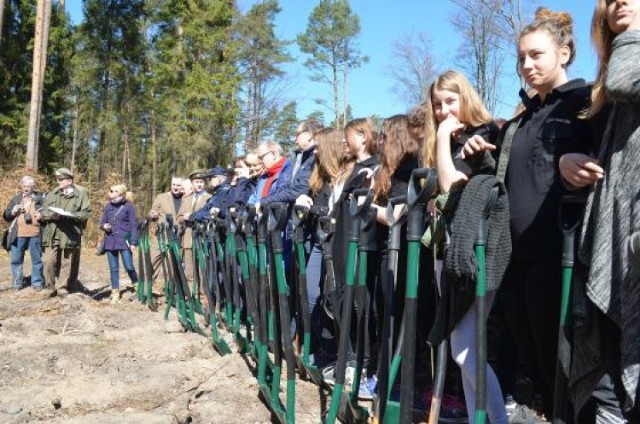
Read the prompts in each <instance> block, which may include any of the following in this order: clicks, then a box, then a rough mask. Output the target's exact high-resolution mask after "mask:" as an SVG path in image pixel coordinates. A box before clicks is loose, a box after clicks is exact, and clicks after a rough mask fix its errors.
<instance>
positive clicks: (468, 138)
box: [179, 0, 640, 423]
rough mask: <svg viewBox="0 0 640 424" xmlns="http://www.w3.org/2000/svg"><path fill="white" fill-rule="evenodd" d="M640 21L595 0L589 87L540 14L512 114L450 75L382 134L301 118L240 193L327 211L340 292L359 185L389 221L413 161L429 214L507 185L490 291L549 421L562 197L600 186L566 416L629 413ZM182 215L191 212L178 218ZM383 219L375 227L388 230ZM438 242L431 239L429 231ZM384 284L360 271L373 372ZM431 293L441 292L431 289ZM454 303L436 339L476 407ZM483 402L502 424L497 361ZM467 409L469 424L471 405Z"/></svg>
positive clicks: (471, 360) (360, 124) (367, 127)
mask: <svg viewBox="0 0 640 424" xmlns="http://www.w3.org/2000/svg"><path fill="white" fill-rule="evenodd" d="M639 26H640V12H639V11H638V3H637V2H635V1H631V0H621V1H604V0H600V1H598V5H597V8H596V14H595V17H594V24H593V34H594V41H595V43H596V45H597V46H598V47H599V55H600V57H599V60H600V73H599V77H598V80H597V81H596V84H595V86H594V87H593V89H592V87H591V86H589V85H588V84H586V83H585V81H584V80H582V79H573V80H570V79H569V78H568V73H567V69H568V67H569V66H570V65H571V63H572V62H573V59H574V57H575V54H576V51H575V40H574V36H573V28H572V19H571V17H570V16H569V15H568V14H566V13H553V12H550V11H548V10H546V9H540V10H539V11H538V13H537V14H536V19H535V21H534V22H533V23H532V24H530V25H528V26H526V27H525V28H524V29H523V30H522V32H521V33H520V36H519V39H518V66H519V71H520V74H521V75H522V77H523V79H524V80H525V82H526V83H527V85H528V87H529V88H531V89H532V91H531V93H534V94H533V95H527V94H526V93H524V92H523V93H522V96H521V98H522V110H521V112H520V113H519V114H518V115H517V116H516V117H514V118H513V119H511V120H509V121H507V122H506V123H505V125H504V126H503V128H502V129H501V130H500V131H499V130H498V128H497V126H496V124H495V123H494V122H493V121H492V119H491V116H490V115H489V113H488V112H487V111H486V109H485V108H484V107H483V105H482V102H481V101H480V99H479V97H478V96H477V94H476V93H475V92H474V90H473V88H472V87H471V85H470V84H469V82H468V81H467V80H466V79H465V78H464V77H463V76H462V75H461V74H460V73H458V72H455V71H449V72H446V73H444V74H442V75H440V76H439V77H437V78H436V80H435V82H434V83H433V84H432V86H431V88H430V91H429V99H428V101H427V103H426V105H423V107H422V108H421V109H422V113H423V114H424V126H422V125H417V126H414V127H412V123H413V122H414V121H415V120H416V119H417V118H416V115H418V114H419V112H420V108H419V109H418V110H417V111H414V113H413V114H412V116H410V117H407V116H398V117H393V118H389V119H388V120H386V121H385V124H384V125H383V130H382V131H381V132H380V133H379V135H376V131H375V129H374V126H373V125H372V123H371V121H369V120H367V119H356V120H354V121H351V122H349V124H347V126H346V127H345V129H344V132H341V131H336V130H333V129H320V128H319V127H315V128H312V127H314V126H315V125H316V123H315V122H310V121H305V122H303V123H301V124H300V127H299V128H298V131H297V132H296V143H297V145H298V147H299V148H300V150H301V152H300V154H299V156H298V158H297V159H296V162H295V164H293V163H291V162H289V161H288V159H286V158H285V157H284V156H283V155H282V151H281V148H280V147H279V146H277V145H276V144H274V143H271V142H267V143H263V144H261V145H260V146H259V148H258V151H257V155H258V158H259V159H260V161H261V162H262V165H263V167H264V169H265V172H264V173H263V174H262V175H261V176H260V177H259V178H258V179H257V180H254V181H255V183H256V188H255V190H254V191H253V193H252V194H251V195H250V196H249V198H248V200H247V203H248V204H253V205H256V206H257V207H258V208H260V207H264V205H265V204H268V203H270V202H275V201H277V202H289V203H293V202H296V203H297V204H299V205H305V206H307V207H310V206H312V205H314V206H326V207H328V209H329V210H331V214H332V216H333V217H335V219H336V225H337V229H336V232H335V238H334V241H333V243H334V245H333V248H334V252H333V253H334V258H335V259H336V261H335V279H336V287H337V291H338V293H337V294H336V296H337V298H338V299H339V298H340V293H339V292H340V290H342V289H343V288H344V277H345V275H346V264H345V263H344V258H346V257H347V255H346V246H347V238H348V236H349V231H348V229H347V228H346V223H347V222H348V220H347V219H346V215H347V213H348V200H349V198H350V194H351V193H353V191H354V190H355V189H358V188H363V187H368V188H371V189H373V191H374V193H375V201H374V205H373V209H374V210H375V211H376V214H377V221H378V224H379V225H380V226H384V225H385V220H386V217H385V214H384V212H383V211H384V210H385V207H386V205H387V203H388V202H389V199H390V198H392V197H394V196H396V195H397V194H402V193H406V187H407V183H408V176H409V175H410V171H411V170H412V169H414V168H416V167H417V166H419V165H420V164H421V165H422V166H425V167H430V168H435V169H437V171H438V180H439V191H440V193H441V194H446V195H448V197H447V199H446V203H444V205H442V204H438V203H436V204H435V205H433V206H432V207H431V209H430V211H431V212H432V213H433V214H434V216H443V217H444V222H445V223H446V222H448V223H449V224H451V222H455V216H456V215H458V214H459V212H458V211H457V210H456V208H455V206H454V207H452V205H455V203H456V200H458V201H459V200H460V198H461V197H460V196H461V195H460V191H463V188H464V187H465V185H466V184H467V183H469V182H471V181H474V179H475V180H476V181H478V179H477V178H475V177H477V176H478V175H492V174H493V175H496V177H497V179H498V180H499V181H504V187H505V191H506V194H507V195H508V205H509V207H508V209H509V219H508V224H509V230H510V241H511V243H509V247H505V248H504V249H505V250H504V251H509V252H508V258H509V259H508V261H506V262H504V261H503V262H500V261H499V263H496V264H495V266H496V268H495V269H494V270H493V273H492V275H491V279H490V281H489V287H490V289H491V290H490V292H489V296H488V300H489V304H491V303H492V302H494V301H499V303H500V304H501V306H502V308H503V310H504V314H505V316H506V322H507V324H508V326H509V328H510V329H511V333H512V336H513V337H514V339H515V343H516V345H517V347H518V349H517V351H518V353H519V355H520V358H521V359H522V361H524V363H525V366H526V369H527V370H528V372H529V373H530V374H531V377H533V379H534V380H535V382H536V389H537V391H538V392H539V393H540V395H541V398H542V399H541V404H540V405H539V406H540V409H541V411H542V412H543V413H544V414H545V415H546V416H551V413H552V409H553V390H554V385H555V383H556V376H555V368H556V357H557V340H558V334H557V332H556V331H550V329H555V328H557V326H558V322H559V319H560V303H561V299H560V297H561V287H562V284H561V281H560V279H561V266H562V263H561V257H562V252H561V248H562V234H561V232H560V230H559V228H558V222H557V221H558V210H559V207H560V202H561V199H562V197H563V196H564V195H566V194H568V193H572V192H574V191H575V189H576V188H581V187H591V186H595V190H593V191H592V193H591V195H590V197H589V202H588V206H587V218H586V219H585V223H584V228H583V231H582V234H583V235H582V244H581V249H580V255H579V258H580V260H581V264H580V266H579V267H578V269H579V270H580V268H583V269H582V270H581V271H582V274H583V275H584V278H585V280H584V281H583V282H582V283H581V284H578V286H579V287H583V288H585V289H586V290H582V292H584V293H585V294H584V296H583V297H580V298H577V299H578V300H579V301H580V302H581V306H582V308H581V309H579V312H581V315H578V318H580V320H576V325H577V324H578V323H579V324H580V326H579V327H576V328H575V330H576V331H575V340H574V341H575V342H576V345H575V355H574V356H575V359H574V364H576V365H575V366H574V367H572V369H571V375H570V387H571V390H570V394H571V400H572V404H573V406H574V408H575V410H576V413H577V414H578V413H580V412H581V411H583V410H584V406H585V405H586V404H588V403H593V404H594V405H595V408H596V411H597V412H596V414H597V415H598V417H599V418H600V419H604V420H605V421H606V422H625V421H626V420H627V419H629V418H630V417H632V415H629V414H631V412H630V411H632V410H633V408H634V407H635V401H636V391H637V387H638V384H637V383H638V375H637V373H636V372H635V371H634V370H636V369H637V365H638V364H640V360H638V358H637V352H638V350H637V349H634V346H635V344H636V343H637V340H638V338H637V337H634V335H635V334H636V332H637V325H636V323H637V320H635V319H634V318H635V314H636V312H635V310H636V309H637V308H635V307H631V305H635V306H637V301H638V299H637V295H636V293H637V282H638V274H637V271H636V270H635V268H633V267H632V266H631V263H632V262H633V252H637V250H633V249H634V248H633V244H632V243H630V240H632V238H631V235H632V234H633V233H634V232H637V225H638V218H637V216H636V215H635V214H634V213H635V212H634V211H636V209H637V207H636V205H635V203H637V187H635V186H634V181H636V179H634V178H633V177H634V176H637V175H636V174H637V166H636V165H635V162H633V160H631V158H634V157H635V155H637V146H635V144H634V143H637V134H636V132H637V128H638V125H637V110H636V109H637V107H636V106H635V105H636V103H634V102H636V101H637V93H636V91H634V90H637V87H636V85H637V84H636V82H637V81H636V80H637V73H636V72H637V69H636V68H637V66H636V62H637V61H634V59H633V58H634V57H635V56H634V52H635V51H636V50H637V49H638V39H637V34H638V29H640V28H639ZM418 121H419V119H418ZM416 135H417V136H416ZM342 143H343V144H342ZM621 176H623V177H624V178H621ZM480 181H481V180H480ZM629 187H631V188H629ZM213 204H214V202H210V208H209V209H208V210H205V211H203V212H202V214H201V215H202V217H207V216H208V214H209V212H210V211H214V209H213V208H214V207H215V208H217V209H216V210H215V213H220V212H223V211H224V209H225V204H224V202H218V203H217V204H218V205H219V206H213ZM226 206H229V204H228V203H227V204H226ZM194 212H195V210H194ZM465 212H466V211H465ZM179 215H180V214H179ZM190 218H191V215H190V214H189V213H188V212H187V213H186V214H184V215H183V219H186V220H189V219H190ZM452 220H453V221H452ZM445 226H446V224H445ZM382 228H383V229H381V230H380V231H379V234H386V231H385V230H384V227H382ZM448 229H449V230H450V231H452V233H451V235H450V237H451V239H452V240H453V241H455V239H456V236H457V235H456V228H455V227H451V226H450V225H449V228H448ZM310 235H311V236H312V233H310ZM379 241H380V240H378V243H377V249H374V250H375V251H377V254H378V255H380V257H381V258H383V259H384V253H385V252H384V249H385V247H384V243H379ZM435 243H436V247H437V243H438V240H436V241H435ZM374 244H375V242H374ZM627 244H629V246H627ZM321 250H322V247H321V245H320V243H318V241H317V240H313V237H311V240H310V250H309V252H308V254H309V263H308V266H307V276H308V278H307V283H308V288H307V290H308V293H310V305H309V306H310V307H312V308H313V311H314V313H316V311H320V312H321V310H320V309H319V308H321V306H320V305H319V302H318V298H319V297H320V296H321V295H326V294H321V293H322V290H323V287H322V284H321V282H322V280H323V275H322V273H323V270H322V267H321V265H320V262H321V258H322V252H321ZM436 250H438V249H437V248H436ZM504 251H500V253H501V254H502V253H504ZM593 252H598V255H595V254H593ZM636 254H637V253H636ZM402 257H403V255H401V258H402ZM383 262H384V260H383V261H380V262H377V261H371V263H372V271H374V272H372V273H371V275H374V276H378V277H379V276H381V275H383V270H382V269H377V270H376V269H375V268H376V267H377V266H379V264H380V263H383ZM612 265H613V266H612ZM436 268H437V269H438V270H442V272H438V274H439V275H440V276H441V278H439V279H438V280H439V282H438V285H440V280H441V279H446V280H448V281H449V284H451V281H452V279H454V278H455V275H456V273H455V271H456V270H454V269H451V268H450V265H449V267H448V265H447V260H446V253H436ZM398 269H402V266H399V267H398ZM578 274H580V273H578ZM453 281H455V280H453ZM579 281H580V280H579ZM380 287H381V283H380V282H379V281H377V279H376V278H372V279H371V280H370V281H369V282H368V288H369V296H370V302H369V308H368V311H367V313H368V317H369V322H370V325H369V326H368V328H369V329H370V331H369V335H368V336H369V337H368V346H367V347H368V355H367V356H368V358H369V361H370V363H369V364H368V367H367V374H368V375H367V377H369V378H374V377H375V373H376V364H375V356H376V349H377V348H378V346H377V345H376V344H377V343H379V334H378V330H377V326H378V324H379V320H380V317H381V315H380V312H381V308H382V307H383V306H382V305H381V304H380V300H381V299H380V293H379V288H380ZM498 287H500V289H499V290H498ZM438 290H439V291H443V289H442V287H440V286H439V287H438ZM577 292H580V290H577ZM576 296H577V295H576ZM458 299H460V300H458V302H460V304H456V305H455V307H454V314H453V316H454V320H453V322H451V323H449V325H448V328H446V329H445V331H444V336H450V338H451V342H452V349H453V358H454V360H455V361H456V363H457V364H458V365H459V366H460V368H461V371H462V382H463V389H464V395H465V400H466V403H467V410H468V411H473V410H474V409H475V408H474V400H475V387H474V381H475V380H474V378H475V377H474V376H475V372H474V369H475V355H476V353H475V346H474V342H473V339H474V336H473V334H474V330H473V329H474V326H475V322H474V320H475V314H474V307H475V304H474V303H473V301H471V303H469V298H468V297H465V296H461V297H459V298H458ZM338 301H339V300H338ZM316 316H317V318H316V319H315V320H314V324H313V325H314V328H315V332H314V337H315V339H316V353H323V351H324V353H327V351H329V353H330V351H331V350H332V349H333V350H334V353H335V340H334V339H333V338H332V337H333V335H332V334H331V333H332V331H331V330H332V328H331V324H330V323H329V324H328V323H326V322H323V320H324V321H326V318H327V317H322V313H320V314H319V315H318V314H316ZM594 329H601V330H600V331H599V332H597V333H598V334H597V337H596V335H594V333H593V332H594ZM602 329H604V330H602ZM609 329H611V330H615V331H606V330H609ZM578 341H580V343H577V342H578ZM610 341H613V343H611V344H609V343H607V342H610ZM583 342H584V343H583ZM332 345H333V346H332ZM606 346H617V347H616V348H615V349H610V348H606ZM616 352H617V353H616ZM594 355H595V356H594ZM578 364H580V365H579V366H578ZM487 413H488V416H489V420H490V421H491V422H493V423H500V422H507V415H506V409H505V405H504V401H503V393H502V389H501V384H500V382H499V380H498V378H497V376H496V375H495V374H494V373H493V372H492V371H489V372H488V403H487ZM603 417H604V418H603ZM469 419H470V420H471V421H473V415H472V414H470V416H469ZM579 420H580V422H584V421H581V419H579Z"/></svg>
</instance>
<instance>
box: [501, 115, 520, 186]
mask: <svg viewBox="0 0 640 424" xmlns="http://www.w3.org/2000/svg"><path fill="white" fill-rule="evenodd" d="M521 122H522V117H519V118H517V119H516V120H514V121H511V123H510V124H509V126H508V127H507V131H506V132H505V134H504V138H503V140H502V147H501V150H500V157H499V158H498V169H497V171H496V178H497V179H498V181H500V182H501V183H504V177H505V176H506V174H507V165H508V164H509V155H510V154H511V144H512V143H513V137H514V135H515V134H516V131H518V128H519V127H520V123H521Z"/></svg>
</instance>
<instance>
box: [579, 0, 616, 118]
mask: <svg viewBox="0 0 640 424" xmlns="http://www.w3.org/2000/svg"><path fill="white" fill-rule="evenodd" d="M615 37H616V34H615V33H614V32H613V31H611V28H610V27H609V23H608V22H607V2H606V0H598V3H597V4H596V8H595V9H594V11H593V18H592V19H591V44H593V47H594V48H595V49H596V54H597V55H598V75H597V77H596V80H595V82H594V84H593V90H592V91H591V107H589V109H588V110H587V113H586V116H587V117H589V118H590V117H593V116H594V115H596V114H597V113H598V112H600V110H601V109H602V107H603V106H604V105H605V104H606V103H607V102H608V100H609V99H608V97H607V92H606V89H605V86H604V84H605V80H606V78H607V69H608V66H609V59H610V58H611V50H612V44H613V39H614V38H615Z"/></svg>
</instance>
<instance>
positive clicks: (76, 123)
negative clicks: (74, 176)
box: [71, 102, 80, 172]
mask: <svg viewBox="0 0 640 424" xmlns="http://www.w3.org/2000/svg"><path fill="white" fill-rule="evenodd" d="M79 131H80V102H77V103H76V108H75V110H74V112H73V139H72V141H71V172H74V168H75V167H76V152H77V150H78V133H79Z"/></svg>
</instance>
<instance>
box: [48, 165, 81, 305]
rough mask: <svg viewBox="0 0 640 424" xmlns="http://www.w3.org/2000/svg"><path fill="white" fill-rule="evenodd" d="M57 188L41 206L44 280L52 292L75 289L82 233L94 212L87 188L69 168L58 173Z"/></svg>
mask: <svg viewBox="0 0 640 424" xmlns="http://www.w3.org/2000/svg"><path fill="white" fill-rule="evenodd" d="M55 176H56V181H57V182H58V188H56V189H54V190H53V191H51V193H49V194H48V195H47V198H46V199H45V201H44V204H43V208H42V222H43V223H45V227H44V231H43V234H42V245H43V246H44V258H43V262H44V279H45V282H46V284H47V286H48V287H50V288H52V289H53V292H52V295H56V294H58V295H65V294H67V293H68V292H69V290H73V289H76V284H77V279H78V271H79V269H80V248H81V246H82V233H83V231H84V228H85V226H86V224H87V220H88V219H89V216H90V213H91V204H90V202H89V196H88V194H87V191H86V190H85V189H84V187H81V186H79V185H77V184H74V182H73V173H72V172H71V171H70V170H69V169H67V168H60V169H58V170H56V172H55Z"/></svg>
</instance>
